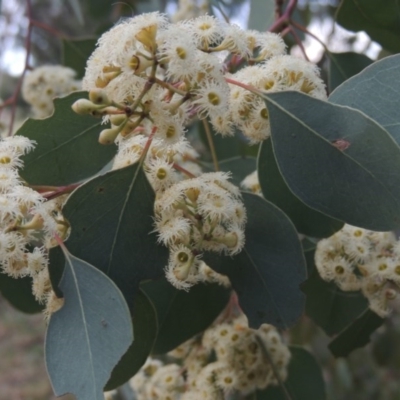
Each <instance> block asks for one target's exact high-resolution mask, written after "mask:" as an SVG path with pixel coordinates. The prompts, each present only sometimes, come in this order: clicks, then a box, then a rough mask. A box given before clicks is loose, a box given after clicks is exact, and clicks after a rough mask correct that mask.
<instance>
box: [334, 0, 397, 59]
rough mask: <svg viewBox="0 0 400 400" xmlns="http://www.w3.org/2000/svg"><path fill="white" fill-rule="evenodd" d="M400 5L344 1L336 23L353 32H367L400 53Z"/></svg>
mask: <svg viewBox="0 0 400 400" xmlns="http://www.w3.org/2000/svg"><path fill="white" fill-rule="evenodd" d="M399 18H400V3H399V2H398V0H385V1H382V0H362V1H358V0H342V2H341V3H340V6H339V8H338V12H337V15H336V21H337V22H338V23H339V24H340V25H342V26H343V27H344V28H346V29H349V30H351V31H365V32H367V33H368V35H369V36H370V37H371V39H373V40H375V41H376V42H378V43H379V44H381V45H382V47H384V48H385V49H387V50H390V51H392V52H394V53H397V52H399V51H400V23H399Z"/></svg>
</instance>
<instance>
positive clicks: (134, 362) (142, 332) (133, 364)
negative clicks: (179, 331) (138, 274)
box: [104, 291, 157, 390]
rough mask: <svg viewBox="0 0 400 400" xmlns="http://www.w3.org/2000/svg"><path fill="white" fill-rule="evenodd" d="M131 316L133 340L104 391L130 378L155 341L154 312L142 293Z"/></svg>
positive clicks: (155, 320) (136, 300)
mask: <svg viewBox="0 0 400 400" xmlns="http://www.w3.org/2000/svg"><path fill="white" fill-rule="evenodd" d="M132 314H133V319H132V323H133V333H134V336H135V340H134V341H133V343H132V344H131V346H130V347H129V349H128V351H127V352H126V353H125V354H124V355H123V356H122V358H121V360H119V362H118V364H117V366H116V367H115V368H114V369H113V371H112V373H111V377H110V379H109V381H108V382H107V385H106V386H105V388H104V390H113V389H116V388H117V387H118V386H121V385H123V384H124V383H125V382H127V381H128V380H129V379H130V378H132V376H134V375H135V374H136V372H138V371H139V369H140V368H141V367H142V366H143V364H144V363H145V362H146V360H147V357H148V356H149V354H150V353H151V350H152V348H153V345H154V341H155V340H156V337H157V315H156V310H155V308H154V306H153V304H152V303H151V301H150V300H149V298H148V297H147V296H146V294H144V293H143V291H139V293H138V295H137V296H136V298H135V305H134V307H133V313H132Z"/></svg>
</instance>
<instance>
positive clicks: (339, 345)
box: [328, 309, 385, 357]
mask: <svg viewBox="0 0 400 400" xmlns="http://www.w3.org/2000/svg"><path fill="white" fill-rule="evenodd" d="M384 321H385V320H384V319H382V318H381V317H379V316H378V315H376V314H375V313H374V312H373V311H371V310H370V309H368V310H366V311H365V312H364V313H363V314H362V315H361V316H360V317H359V318H357V319H356V320H355V321H354V322H353V323H352V324H351V325H349V326H348V327H347V328H346V329H344V330H343V331H342V332H341V333H339V335H338V336H336V338H335V339H333V340H332V342H331V343H330V344H329V346H328V347H329V350H330V351H331V352H332V354H333V355H334V356H335V357H347V356H348V355H349V354H350V353H351V352H352V351H353V350H355V349H358V348H359V347H364V346H365V345H366V344H368V343H369V341H370V336H371V334H372V333H373V332H374V331H375V330H376V329H378V328H379V327H380V326H381V325H382V324H383V322H384Z"/></svg>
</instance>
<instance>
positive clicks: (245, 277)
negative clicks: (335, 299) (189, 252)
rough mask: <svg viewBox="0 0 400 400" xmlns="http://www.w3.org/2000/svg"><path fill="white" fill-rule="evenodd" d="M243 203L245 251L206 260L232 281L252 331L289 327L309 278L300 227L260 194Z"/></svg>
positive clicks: (297, 313) (300, 308) (300, 309)
mask: <svg viewBox="0 0 400 400" xmlns="http://www.w3.org/2000/svg"><path fill="white" fill-rule="evenodd" d="M243 200H244V204H245V206H246V209H247V224H246V230H245V237H246V244H245V247H244V249H243V250H242V251H241V253H239V254H238V255H236V256H234V257H224V256H211V255H206V256H205V261H206V262H207V263H208V264H209V265H210V267H212V268H214V269H216V270H217V271H218V272H221V273H223V274H225V275H227V276H228V277H229V279H230V281H231V283H232V287H233V289H234V290H235V291H236V293H237V295H238V297H239V303H240V307H241V308H242V310H243V312H244V313H245V314H246V316H247V318H248V320H249V326H250V327H252V328H255V329H257V328H258V327H259V326H260V325H261V324H264V323H267V324H272V325H274V326H277V327H279V328H283V329H285V328H288V327H290V326H291V325H293V324H294V323H295V322H296V321H297V320H298V318H299V317H300V316H301V314H302V312H303V309H304V295H303V293H302V292H301V290H300V284H301V283H302V282H303V281H304V280H305V279H306V265H305V261H304V256H303V252H302V248H301V244H300V241H299V239H298V235H297V232H296V229H295V227H294V226H293V224H292V222H291V221H290V220H289V218H288V217H287V216H286V215H285V214H284V213H283V212H282V211H281V210H280V209H279V208H277V207H276V206H275V205H273V204H272V203H270V202H268V201H266V200H264V199H263V198H261V197H260V196H257V195H254V194H250V193H243ZM208 257H209V259H207V258H208Z"/></svg>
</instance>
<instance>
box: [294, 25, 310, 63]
mask: <svg viewBox="0 0 400 400" xmlns="http://www.w3.org/2000/svg"><path fill="white" fill-rule="evenodd" d="M290 33H291V34H292V36H293V38H294V40H295V42H296V44H297V46H299V47H300V50H301V52H302V53H303V55H304V58H305V59H306V60H307V61H310V59H309V58H308V56H307V52H306V49H305V48H304V45H303V43H302V41H301V39H300V38H299V35H298V34H297V32H296V31H295V30H294V28H293V26H290Z"/></svg>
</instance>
